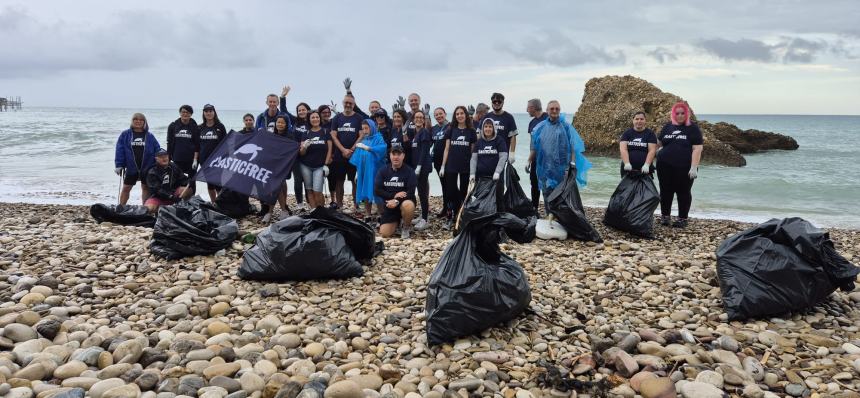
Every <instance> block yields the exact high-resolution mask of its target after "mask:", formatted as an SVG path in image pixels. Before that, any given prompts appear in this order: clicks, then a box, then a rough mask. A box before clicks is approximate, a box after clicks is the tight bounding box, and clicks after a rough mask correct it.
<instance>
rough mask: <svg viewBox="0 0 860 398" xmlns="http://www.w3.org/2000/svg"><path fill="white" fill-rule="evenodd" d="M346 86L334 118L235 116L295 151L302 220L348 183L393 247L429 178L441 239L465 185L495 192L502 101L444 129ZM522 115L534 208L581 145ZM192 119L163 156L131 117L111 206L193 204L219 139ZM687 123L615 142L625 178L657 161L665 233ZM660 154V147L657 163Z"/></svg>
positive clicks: (277, 109) (578, 161) (557, 114)
mask: <svg viewBox="0 0 860 398" xmlns="http://www.w3.org/2000/svg"><path fill="white" fill-rule="evenodd" d="M351 84H352V82H351V80H350V79H349V78H347V79H346V80H344V88H345V89H346V94H345V95H344V98H343V101H342V106H343V110H342V111H341V112H336V107H335V106H334V104H332V106H329V105H320V106H318V107H316V108H312V107H311V106H309V105H308V104H307V103H305V102H300V103H298V104H297V105H296V107H295V113H292V112H290V110H289V109H288V108H287V105H286V104H287V97H288V95H289V93H290V87H289V86H287V87H284V88H283V90H282V92H281V95H280V96H278V95H276V94H270V95H268V96H267V98H266V105H267V108H266V110H264V111H263V112H262V113H260V114H259V115H258V116H256V117H254V115H252V114H250V113H249V114H245V115H244V116H243V128H242V129H241V130H238V131H237V132H236V133H237V134H262V133H270V134H277V135H280V136H283V137H286V138H288V139H291V140H294V141H296V142H297V143H298V144H299V148H300V149H299V154H298V160H297V161H296V162H295V163H294V166H293V169H292V173H291V176H290V179H292V180H293V184H292V185H293V193H294V195H295V199H296V202H297V203H298V205H299V207H300V210H305V209H307V208H308V207H309V208H316V207H318V206H326V205H327V202H328V206H329V207H331V208H336V209H342V210H346V208H345V207H346V206H345V204H344V188H345V183H346V181H347V180H349V181H350V182H351V188H352V205H351V206H352V207H353V211H354V213H356V214H363V216H364V217H365V220H366V221H368V222H371V221H372V213H373V206H374V205H376V206H377V214H378V215H379V225H380V226H379V232H380V235H382V236H383V237H389V236H392V235H393V234H394V233H395V232H396V230H397V229H398V227H399V229H400V232H401V237H403V238H408V237H409V235H410V231H411V230H412V229H413V228H414V229H415V230H419V231H420V230H423V229H425V228H427V227H428V226H429V223H430V220H429V217H430V203H429V196H430V185H429V178H430V174H431V173H432V172H434V171H435V174H436V176H437V177H438V178H439V182H440V185H441V186H442V188H443V198H442V206H441V208H440V209H438V213H436V215H437V217H440V218H443V219H445V220H446V221H445V226H446V228H448V227H450V225H451V223H452V222H453V220H454V218H455V215H456V213H457V211H458V210H459V209H460V207H461V206H462V205H463V203H464V201H465V199H466V196H467V191H468V187H469V185H470V183H471V182H473V181H474V180H476V179H479V178H491V179H493V180H496V181H498V180H499V179H500V177H501V176H502V175H503V173H504V169H505V167H513V164H514V163H515V161H516V157H515V151H516V147H517V136H518V127H517V124H516V121H515V120H514V117H513V115H511V114H510V113H508V112H507V111H505V110H504V104H505V97H504V95H502V94H500V93H493V94H492V95H491V96H490V103H491V107H490V106H487V105H486V104H484V103H480V104H478V105H477V106H476V107H472V106H469V107H466V106H462V105H461V106H457V107H455V108H454V110H453V112H452V115H451V118H450V121H449V120H448V113H447V112H446V110H445V109H444V108H441V107H438V108H435V109H433V110H432V113H431V108H430V105H428V104H423V106H422V103H421V97H420V96H419V95H418V94H416V93H412V94H410V95H409V96H408V97H407V98H406V99H404V98H402V97H400V98H398V100H397V102H396V103H395V104H394V105H393V106H392V113H391V114H390V115H389V114H388V112H387V111H386V110H385V109H384V108H383V107H382V105H381V103H380V102H379V101H371V102H370V104H369V106H368V110H367V112H364V111H363V110H362V109H360V108H359V107H358V106H357V105H356V101H355V96H354V94H353V92H352V91H351ZM407 105H408V109H407ZM526 110H527V112H528V113H529V115H530V116H531V117H532V120H531V121H530V123H529V126H528V130H527V132H528V133H529V135H530V138H529V144H528V146H529V157H528V163H527V164H526V166H525V170H526V172H527V173H529V176H530V181H531V199H532V204H533V205H534V207H535V208H536V209H537V207H538V205H539V201H540V194H543V195H544V197H546V196H547V195H549V193H550V192H551V191H552V190H553V189H554V188H555V187H556V186H557V185H558V184H560V183H561V181H562V180H563V179H564V176H565V175H566V173H567V172H568V170H573V169H576V170H577V172H578V175H577V177H578V178H577V179H578V180H579V181H580V183H583V184H584V183H585V172H587V166H585V164H587V160H586V159H585V157H584V156H583V152H584V150H585V147H584V144H583V143H582V140H581V138H580V137H579V135H578V133H577V132H576V130H575V129H573V127H572V124H571V123H568V122H567V121H566V120H565V119H564V116H563V115H562V114H561V105H560V103H559V102H558V101H550V102H549V103H548V104H547V111H546V112H544V111H543V109H542V103H541V101H540V100H539V99H532V100H530V101H529V102H528V105H527V109H526ZM193 113H194V110H193V108H192V107H191V106H189V105H182V106H181V107H180V108H179V118H178V119H176V121H174V122H172V123H171V124H170V126H169V127H168V130H167V148H166V149H162V148H161V146H160V144H159V143H158V141H157V140H156V138H155V136H154V135H153V134H152V133H151V132H150V131H149V127H148V124H147V121H146V118H145V116H144V115H142V114H140V113H136V114H134V116H133V117H132V122H131V126H130V128H129V129H128V130H126V131H124V132H123V133H122V134H121V135H120V137H119V139H118V140H117V144H116V156H115V167H116V170H115V171H116V173H117V174H118V175H121V176H122V178H123V187H122V191H121V194H120V203H121V204H125V203H127V201H128V197H129V192H130V190H131V188H132V187H133V186H134V185H135V184H136V183H137V182H138V181H140V182H141V184H142V196H143V198H144V204H145V205H146V206H147V207H148V208H149V209H150V210H151V211H153V212H154V211H157V209H158V206H160V205H164V204H170V203H174V202H175V201H178V200H180V199H183V198H187V197H190V196H191V195H193V194H194V192H195V184H194V183H193V177H194V174H195V173H196V171H197V167H198V165H200V164H204V163H205V161H206V159H207V158H208V157H209V155H210V154H211V153H212V152H213V151H214V149H215V148H216V147H217V146H218V144H219V143H220V142H221V141H222V140H223V139H224V138H225V137H226V135H227V131H226V128H225V127H224V124H223V123H221V121H220V120H219V119H218V114H217V112H216V110H215V107H214V106H212V105H209V104H207V105H206V106H204V108H203V119H202V122H201V123H199V124H198V123H197V122H196V121H195V120H194V119H193V118H192V115H193ZM690 116H691V112H690V109H689V107H688V106H687V105H686V104H684V103H679V104H676V105H675V106H674V107H673V108H672V121H671V122H670V123H667V124H666V126H664V128H663V129H662V130H661V132H660V134H659V135H657V134H655V133H654V132H653V131H651V130H650V129H648V128H646V127H645V121H646V120H645V117H646V115H645V113H644V112H636V114H635V115H634V116H633V123H632V124H633V126H632V127H631V128H630V129H628V130H627V131H625V132H624V133H623V134H622V135H621V137H620V139H619V141H620V152H621V159H622V165H621V172H622V176H623V175H624V174H625V173H628V172H634V171H635V172H641V173H648V174H650V173H651V172H652V171H653V170H652V164H653V161H654V160H655V159H657V160H658V163H657V167H656V171H657V174H658V178H659V181H660V191H661V214H662V220H661V221H662V223H663V224H664V225H669V224H670V221H671V219H670V212H671V206H672V202H673V200H674V199H673V198H674V196H675V195H677V197H678V207H679V212H678V219H677V220H676V221H675V223H674V224H673V225H675V226H677V227H683V226H685V225H686V219H687V213H688V212H689V208H690V203H691V201H692V196H691V195H690V189H691V187H692V184H693V180H694V179H695V178H696V176H697V166H698V164H699V161H700V159H701V153H702V134H701V132H700V131H699V129H698V127H697V126H696V125H695V124H694V123H692V122H691V120H690ZM433 121H435V124H433ZM658 146H660V147H662V149H661V150H660V151H659V152H657V147H658ZM576 165H580V167H578V168H576ZM500 185H501V184H500ZM326 187H328V191H329V198H328V201H327V199H326V196H325V194H324V191H325V188H326ZM207 188H208V193H209V198H210V199H211V200H213V201H215V200H216V198H217V197H218V195H219V192H220V191H221V187H218V186H216V185H213V184H208V185H207ZM287 193H288V188H287V184H286V182H285V183H284V184H283V187H282V189H281V191H280V193H279V195H278V203H279V204H280V206H281V209H282V215H281V216H282V217H284V216H286V215H291V214H292V210H291V209H290V208H289V206H288V205H287ZM305 201H306V202H307V205H305V204H304V203H305ZM419 204H420V212H419V213H418V217H417V218H416V217H415V210H416V208H418V207H419V206H418V205H419ZM273 207H274V203H263V204H262V206H261V209H260V212H259V214H258V215H259V216H260V217H262V220H263V221H264V222H270V221H271V219H272V214H273Z"/></svg>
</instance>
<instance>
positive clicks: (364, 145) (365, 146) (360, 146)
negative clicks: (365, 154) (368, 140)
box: [355, 142, 370, 151]
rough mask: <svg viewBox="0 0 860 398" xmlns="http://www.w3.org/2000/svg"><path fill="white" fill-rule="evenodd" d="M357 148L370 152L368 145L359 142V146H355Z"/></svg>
mask: <svg viewBox="0 0 860 398" xmlns="http://www.w3.org/2000/svg"><path fill="white" fill-rule="evenodd" d="M355 147H356V148H361V149H364V150H365V151H369V150H370V147H369V146H367V144H363V143H360V142H359V143H358V144H355Z"/></svg>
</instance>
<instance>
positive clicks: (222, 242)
mask: <svg viewBox="0 0 860 398" xmlns="http://www.w3.org/2000/svg"><path fill="white" fill-rule="evenodd" d="M238 236H239V225H238V224H236V220H234V219H232V218H230V217H228V216H226V215H224V214H221V213H219V212H217V211H215V209H214V207H213V206H212V205H210V204H209V203H206V202H205V201H204V200H203V199H201V198H200V197H199V196H195V197H193V198H191V199H190V200H188V201H183V202H179V203H177V204H175V205H171V206H161V207H160V208H159V209H158V220H157V221H156V222H155V227H154V228H153V229H152V242H151V243H150V245H149V251H150V253H152V254H155V255H156V256H159V257H162V258H166V259H168V260H176V259H179V258H183V257H189V256H198V255H208V254H213V253H215V252H217V251H218V250H221V249H226V248H228V247H230V245H231V244H233V241H234V240H236V237H238Z"/></svg>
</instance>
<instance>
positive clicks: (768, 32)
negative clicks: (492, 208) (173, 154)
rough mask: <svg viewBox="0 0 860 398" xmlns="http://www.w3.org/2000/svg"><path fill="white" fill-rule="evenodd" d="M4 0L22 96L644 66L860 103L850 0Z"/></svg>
mask: <svg viewBox="0 0 860 398" xmlns="http://www.w3.org/2000/svg"><path fill="white" fill-rule="evenodd" d="M721 3H723V4H717V2H714V1H663V0H652V1H649V2H647V3H643V2H640V1H633V0H601V1H575V2H573V1H553V0H549V1H541V2H522V1H517V2H514V1H484V0H473V1H469V2H459V1H440V2H403V1H370V2H361V3H357V2H345V1H336V0H335V1H327V2H309V1H302V2H296V1H266V2H262V1H243V2H235V1H218V0H209V1H199V2H198V1H182V2H176V1H160V0H154V1H146V2H142V1H123V2H104V1H88V0H84V1H74V2H69V1H39V2H34V1H14V0H13V1H7V0H3V1H0V40H2V45H0V96H8V95H15V96H21V97H22V98H23V100H24V102H25V106H85V107H121V108H140V109H148V108H168V109H169V108H178V107H179V105H181V104H185V103H188V104H191V105H193V106H195V107H198V106H199V107H201V108H202V105H203V104H205V103H212V104H215V105H216V106H217V107H219V108H221V109H237V110H245V109H247V110H249V111H261V110H262V109H263V108H265V104H264V103H265V97H266V94H268V93H280V91H281V87H283V86H284V85H289V86H290V87H291V92H290V95H289V97H288V103H289V105H290V106H291V107H294V106H295V104H297V103H298V102H299V101H305V102H308V103H310V104H312V105H319V104H323V103H329V101H331V100H335V101H338V102H339V101H340V100H341V99H342V95H343V91H344V89H343V84H342V83H341V82H342V80H343V79H344V78H345V77H351V78H352V80H353V82H354V83H353V87H352V88H353V91H354V92H355V95H356V100H357V102H358V104H359V105H360V106H361V107H363V108H365V107H366V106H367V103H368V102H370V101H371V100H380V101H381V102H382V103H383V105H384V106H385V107H386V108H390V105H391V104H392V103H393V102H394V100H395V99H396V98H397V96H401V95H402V96H404V97H405V96H407V95H408V94H409V93H411V92H417V93H419V94H421V96H422V99H423V100H424V102H427V103H430V104H431V105H433V106H445V107H446V108H448V109H450V108H453V106H456V105H459V104H475V103H477V102H489V97H490V94H491V93H493V92H501V93H503V94H504V95H505V96H506V105H505V106H506V108H507V109H508V110H510V111H512V112H524V111H525V106H526V102H527V101H528V100H529V99H530V98H541V99H543V100H544V103H546V102H547V101H549V100H550V99H557V100H559V101H560V102H561V104H562V111H563V112H574V111H575V110H576V108H577V107H578V106H579V103H580V102H581V99H582V95H583V89H584V87H585V83H586V82H587V81H588V80H589V79H591V78H594V77H601V76H606V75H634V76H637V77H640V78H643V79H646V80H648V81H650V82H652V83H654V84H655V85H656V86H657V87H659V88H661V89H663V90H664V91H668V92H672V93H674V94H677V95H679V96H681V97H683V98H684V99H686V100H687V101H689V102H690V104H691V106H692V107H693V108H694V109H695V110H696V112H697V113H701V114H715V113H724V114H858V113H860V23H858V21H860V3H858V2H857V1H853V0H846V1H839V0H833V1H827V0H822V1H817V2H810V1H808V0H805V1H794V0H781V1H758V0H750V1H738V2H721Z"/></svg>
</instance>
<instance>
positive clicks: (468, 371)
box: [0, 203, 860, 398]
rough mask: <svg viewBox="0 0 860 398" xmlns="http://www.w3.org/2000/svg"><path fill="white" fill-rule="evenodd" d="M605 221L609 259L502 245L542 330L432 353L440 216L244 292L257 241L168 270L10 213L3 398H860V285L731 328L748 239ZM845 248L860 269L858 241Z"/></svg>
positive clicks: (708, 225) (97, 236)
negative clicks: (336, 263)
mask: <svg viewBox="0 0 860 398" xmlns="http://www.w3.org/2000/svg"><path fill="white" fill-rule="evenodd" d="M588 213H589V219H590V221H591V222H592V224H593V225H595V227H596V228H597V229H598V231H599V232H600V233H601V235H602V236H603V239H604V243H600V244H595V243H584V242H578V241H563V242H559V241H541V240H535V241H534V242H532V243H529V244H522V245H520V244H516V243H505V244H502V250H503V251H504V252H505V253H507V254H508V255H510V256H511V257H513V258H514V259H515V260H516V261H517V262H519V263H520V264H521V265H522V267H523V268H524V270H525V272H526V274H527V275H528V277H529V285H530V287H531V291H532V302H531V306H530V309H529V310H528V311H527V312H526V313H525V314H523V315H521V316H520V317H518V318H516V319H515V320H513V321H511V322H508V323H505V324H500V325H497V326H496V327H494V328H491V329H488V330H486V331H484V332H483V333H482V334H480V335H477V336H471V337H464V338H461V339H458V340H456V341H454V342H451V343H450V344H444V345H441V346H433V347H430V346H428V345H427V339H426V335H425V329H424V320H425V312H424V309H425V307H424V306H425V295H426V285H427V281H428V280H429V277H430V274H431V272H432V270H433V268H434V267H435V265H436V263H437V262H438V260H439V257H440V255H441V253H442V251H443V250H444V249H445V247H446V245H447V244H448V243H449V241H450V232H448V231H444V230H442V228H441V225H442V223H441V221H440V220H438V219H433V222H432V227H431V228H430V229H428V230H426V231H422V232H416V233H413V238H412V239H410V240H400V239H387V240H385V250H384V252H383V253H382V254H381V255H380V256H378V257H376V258H374V260H373V262H372V264H370V265H368V266H366V267H365V274H364V276H362V277H359V278H352V279H347V280H330V281H311V282H300V283H280V284H273V283H270V284H267V283H259V282H248V281H243V280H240V279H239V278H238V277H237V276H236V271H237V269H238V267H239V265H240V264H241V255H242V253H243V252H244V250H246V249H248V248H249V247H250V246H251V244H245V243H242V242H240V241H236V242H234V243H233V246H232V247H231V248H229V249H227V250H226V251H224V252H223V253H218V254H216V255H214V256H206V257H191V258H186V259H183V260H178V261H165V260H160V259H158V258H156V257H154V256H150V254H149V249H148V245H149V240H150V237H151V230H150V229H146V228H139V227H124V226H118V225H112V224H107V223H105V224H96V223H95V222H94V221H93V220H92V218H91V217H90V216H89V213H88V208H87V207H84V206H71V205H36V204H14V203H0V397H8V398H13V397H14V398H27V397H38V398H70V397H84V396H90V397H95V398H99V397H102V398H118V397H147V398H154V397H158V398H170V397H183V398H184V397H201V398H223V397H229V398H241V397H265V398H272V397H276V398H296V397H299V398H422V397H423V398H472V397H504V398H550V397H554V398H571V397H574V398H575V397H644V398H658V397H660V398H665V397H676V396H677V397H686V398H710V397H729V396H730V397H752V398H763V397H768V398H770V397H787V396H790V397H845V398H847V397H860V393H858V391H860V311H858V309H857V308H858V304H859V303H860V288H858V289H857V290H855V291H854V292H841V291H837V292H835V293H834V294H832V295H831V297H830V298H829V299H828V300H826V301H824V302H822V303H821V304H819V305H818V306H816V307H814V308H812V309H810V310H808V311H805V312H799V313H789V314H783V315H781V316H779V317H771V318H766V319H758V320H749V321H746V322H729V321H728V320H727V318H726V315H725V313H724V311H723V309H722V305H721V300H720V289H719V284H718V279H717V276H716V256H715V254H714V251H715V249H716V247H717V245H719V243H720V242H721V241H722V240H723V239H725V238H726V237H728V236H729V235H731V234H734V233H736V232H739V231H741V230H743V229H746V228H748V227H750V226H751V224H744V223H740V222H735V221H725V220H703V219H692V220H691V222H690V225H689V227H688V228H686V229H683V230H681V229H672V228H667V227H660V226H658V227H656V228H655V234H656V239H653V240H643V239H638V238H634V237H632V236H630V235H627V234H625V233H622V232H618V231H613V230H610V229H607V228H606V227H604V226H603V225H602V224H601V223H600V220H601V219H602V213H603V209H599V208H589V209H588ZM239 224H240V229H241V230H242V231H243V232H255V231H259V230H261V229H262V228H263V225H262V224H259V222H258V220H257V218H256V217H249V218H248V219H245V220H240V221H239ZM830 233H831V238H832V239H833V241H834V242H835V244H836V248H837V250H838V251H839V252H840V253H841V254H842V255H844V256H845V257H846V258H847V259H849V260H850V261H852V262H853V263H855V264H857V263H858V262H860V231H857V230H843V229H833V230H831V231H830Z"/></svg>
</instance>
